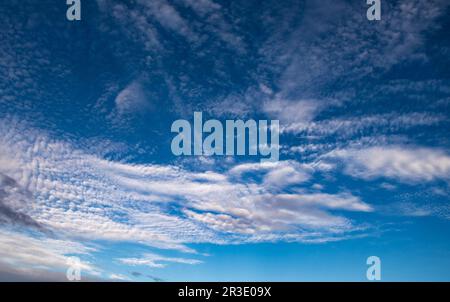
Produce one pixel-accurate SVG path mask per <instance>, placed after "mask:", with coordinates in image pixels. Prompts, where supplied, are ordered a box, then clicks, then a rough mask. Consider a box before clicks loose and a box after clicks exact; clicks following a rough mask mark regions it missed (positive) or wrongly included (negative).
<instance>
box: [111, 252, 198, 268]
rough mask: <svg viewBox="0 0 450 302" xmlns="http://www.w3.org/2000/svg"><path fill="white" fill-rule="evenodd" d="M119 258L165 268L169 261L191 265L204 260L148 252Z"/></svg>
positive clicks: (122, 260) (134, 263)
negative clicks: (139, 256) (136, 256)
mask: <svg viewBox="0 0 450 302" xmlns="http://www.w3.org/2000/svg"><path fill="white" fill-rule="evenodd" d="M118 260H119V261H120V262H122V263H124V264H127V265H132V266H137V265H144V266H149V267H152V268H163V267H166V266H167V263H181V264H191V265H193V264H200V263H202V261H200V260H196V259H187V258H176V257H165V256H161V255H157V254H151V253H146V254H144V255H143V256H142V257H141V258H120V259H118Z"/></svg>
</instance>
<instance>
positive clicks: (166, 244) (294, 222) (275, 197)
mask: <svg viewBox="0 0 450 302" xmlns="http://www.w3.org/2000/svg"><path fill="white" fill-rule="evenodd" d="M0 129H1V134H2V135H1V138H0V154H1V157H0V158H2V159H3V160H4V161H5V165H3V166H1V167H0V172H1V173H3V174H5V175H8V176H9V177H11V178H13V179H15V180H16V181H17V182H18V183H19V184H20V185H21V186H23V187H24V188H26V189H27V190H29V191H30V192H31V193H32V196H33V199H32V200H34V202H32V206H31V207H27V208H24V210H25V213H26V214H27V215H30V217H32V218H33V219H35V220H36V221H37V222H38V223H39V224H41V225H43V226H45V227H47V228H49V229H51V230H54V231H56V232H59V233H61V234H64V235H65V236H73V237H77V238H80V237H81V238H85V239H90V240H96V239H101V240H109V241H131V242H139V243H142V244H146V245H149V246H154V247H157V248H169V249H178V250H181V251H185V252H193V250H192V249H190V248H188V247H187V246H186V244H187V243H191V242H210V243H214V242H215V243H223V242H226V241H230V240H231V241H233V242H242V241H243V240H244V241H245V240H249V238H243V236H244V237H245V236H247V237H248V236H250V237H251V236H259V237H258V238H261V234H258V233H259V232H263V233H265V234H266V236H268V235H269V234H275V233H280V232H281V233H283V232H284V233H286V232H287V233H290V234H296V233H305V232H313V231H314V229H316V228H318V229H320V230H321V233H322V234H325V233H327V232H336V231H337V230H339V232H340V233H341V234H342V235H344V233H345V232H348V231H351V230H353V229H355V228H356V226H355V225H353V222H352V221H350V220H349V219H346V218H344V217H341V216H338V215H335V214H334V213H332V212H333V211H334V210H341V211H363V212H367V211H370V210H371V208H370V206H369V205H367V204H366V203H364V202H362V201H361V200H360V199H359V198H358V197H356V196H353V195H351V194H335V195H332V194H317V193H315V194H310V193H302V194H280V193H279V191H280V190H281V189H282V188H284V187H285V186H286V185H295V184H299V183H303V182H305V181H306V180H308V178H309V177H310V176H309V173H310V172H311V171H312V170H313V167H312V166H310V165H306V164H299V163H296V162H293V161H289V162H279V163H263V164H261V163H257V164H241V165H236V166H235V167H234V168H231V169H230V170H228V171H226V172H224V173H217V172H213V171H206V172H195V171H189V170H186V169H183V168H180V167H177V166H173V165H155V164H130V163H124V162H115V161H111V160H105V159H103V158H101V157H99V156H97V155H96V154H92V153H86V152H85V151H83V149H82V148H81V146H78V147H77V148H74V147H73V146H72V145H71V144H68V143H65V142H62V141H58V140H52V139H50V138H49V137H48V135H46V134H44V133H40V132H39V131H37V130H32V128H29V127H28V128H27V127H24V126H23V125H20V124H15V123H14V122H9V123H8V122H6V121H2V127H0ZM248 172H252V173H256V174H258V173H260V174H261V176H262V179H261V180H255V181H254V182H248V181H247V180H244V179H241V176H242V173H248ZM256 174H255V175H256ZM286 177H287V178H288V179H286V180H285V181H283V178H286ZM167 203H170V204H172V205H175V206H177V207H179V208H180V212H179V213H174V214H171V213H168V212H166V210H165V208H166V206H165V205H166V204H167ZM222 232H227V233H228V234H231V235H232V236H231V237H230V236H228V237H222ZM234 235H236V237H235V236H234ZM284 235H285V234H278V236H279V238H283V236H284ZM299 238H300V237H299ZM250 240H251V239H250Z"/></svg>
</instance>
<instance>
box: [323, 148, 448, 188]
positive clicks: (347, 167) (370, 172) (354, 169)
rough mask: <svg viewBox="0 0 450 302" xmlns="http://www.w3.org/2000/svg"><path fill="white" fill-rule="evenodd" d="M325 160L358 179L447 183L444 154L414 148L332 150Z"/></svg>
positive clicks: (445, 155) (440, 151) (446, 166)
mask: <svg viewBox="0 0 450 302" xmlns="http://www.w3.org/2000/svg"><path fill="white" fill-rule="evenodd" d="M323 158H324V159H331V160H338V163H339V162H341V163H343V169H344V172H345V173H347V174H349V175H351V176H354V177H358V178H363V179H373V178H380V177H384V178H390V179H393V180H396V181H400V182H412V183H415V182H420V181H435V180H443V181H448V180H449V175H450V156H449V155H448V154H447V153H446V152H445V151H443V150H440V149H431V148H425V147H414V146H383V147H378V146H377V147H368V148H358V149H342V150H339V149H338V150H334V151H331V152H329V153H327V154H325V155H324V156H323Z"/></svg>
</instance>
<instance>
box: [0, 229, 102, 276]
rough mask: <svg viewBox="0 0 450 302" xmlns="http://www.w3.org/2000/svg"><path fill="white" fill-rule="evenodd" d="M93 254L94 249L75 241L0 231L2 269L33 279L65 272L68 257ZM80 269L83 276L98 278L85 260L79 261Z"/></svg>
mask: <svg viewBox="0 0 450 302" xmlns="http://www.w3.org/2000/svg"><path fill="white" fill-rule="evenodd" d="M94 251H95V249H94V248H92V247H88V246H85V245H82V244H80V243H78V242H74V241H69V240H60V239H50V238H47V237H45V236H38V237H32V236H30V235H26V234H23V233H18V232H13V231H8V230H6V229H2V231H1V232H0V266H1V270H2V271H9V272H13V273H17V274H21V275H28V276H33V275H35V274H39V273H42V271H45V270H49V271H54V272H55V271H62V272H64V273H65V272H66V270H67V269H68V268H69V264H70V261H69V260H70V257H71V256H73V255H79V256H80V255H89V254H90V253H92V252H94ZM79 267H80V269H81V271H82V274H83V275H85V274H87V275H91V276H97V275H98V274H99V273H100V272H99V269H98V268H96V267H95V266H93V265H92V264H90V263H88V262H86V261H81V262H80V266H79ZM41 277H43V278H45V276H41Z"/></svg>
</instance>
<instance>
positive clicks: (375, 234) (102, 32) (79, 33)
mask: <svg viewBox="0 0 450 302" xmlns="http://www.w3.org/2000/svg"><path fill="white" fill-rule="evenodd" d="M449 6H450V3H449V2H448V1H445V0H433V1H419V0H402V1H383V0H382V19H381V20H380V21H376V22H369V21H368V20H367V19H366V10H367V5H366V1H343V0H335V1H331V0H330V1H328V0H326V1H320V2H319V1H271V0H267V1H253V0H246V1H217V0H214V1H213V0H201V1H200V0H196V1H194V0H153V1H144V0H135V1H115V0H96V1H82V20H81V21H75V22H69V21H67V20H66V9H67V5H66V4H65V1H31V0H30V1H23V0H22V1H15V0H9V1H3V2H2V3H1V4H0V20H2V22H1V27H0V40H1V43H0V134H1V135H0V228H1V232H0V247H1V248H0V279H2V280H3V279H10V280H60V279H63V280H64V279H65V272H66V270H67V267H68V264H67V263H68V259H69V257H71V256H77V257H79V258H80V259H81V261H82V267H81V269H82V278H84V280H87V279H93V280H123V281H161V280H164V281H227V280H228V281H234V280H239V281H252V280H254V281H321V280H323V281H332V280H333V281H348V280H354V281H364V280H365V278H366V269H367V265H366V259H367V257H369V256H372V255H375V256H378V257H379V258H380V259H381V262H382V280H386V281H388V280H389V281H392V280H394V281H395V280H398V281H402V280H404V281H411V280H416V281H421V280H426V281H428V280H447V281H448V280H449V279H450V242H449V239H448V238H449V236H448V232H449V231H450V206H449V194H450V187H449V185H450V140H449V137H448V133H449V130H450V123H449V122H450V55H449V54H450V36H449V35H448V32H449V26H450V19H449V17H448V16H449ZM194 111H201V112H203V115H204V118H205V119H209V118H214V119H218V120H220V121H225V120H227V119H243V120H248V119H255V120H258V119H268V120H274V119H276V120H279V121H280V131H281V134H280V160H279V162H274V163H261V162H260V158H258V157H254V156H212V157H204V156H181V157H176V156H174V155H173V154H172V152H171V150H170V144H171V140H172V138H173V137H174V134H173V133H171V132H170V127H171V124H172V123H173V122H174V121H175V120H177V119H187V120H192V119H193V113H194Z"/></svg>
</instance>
